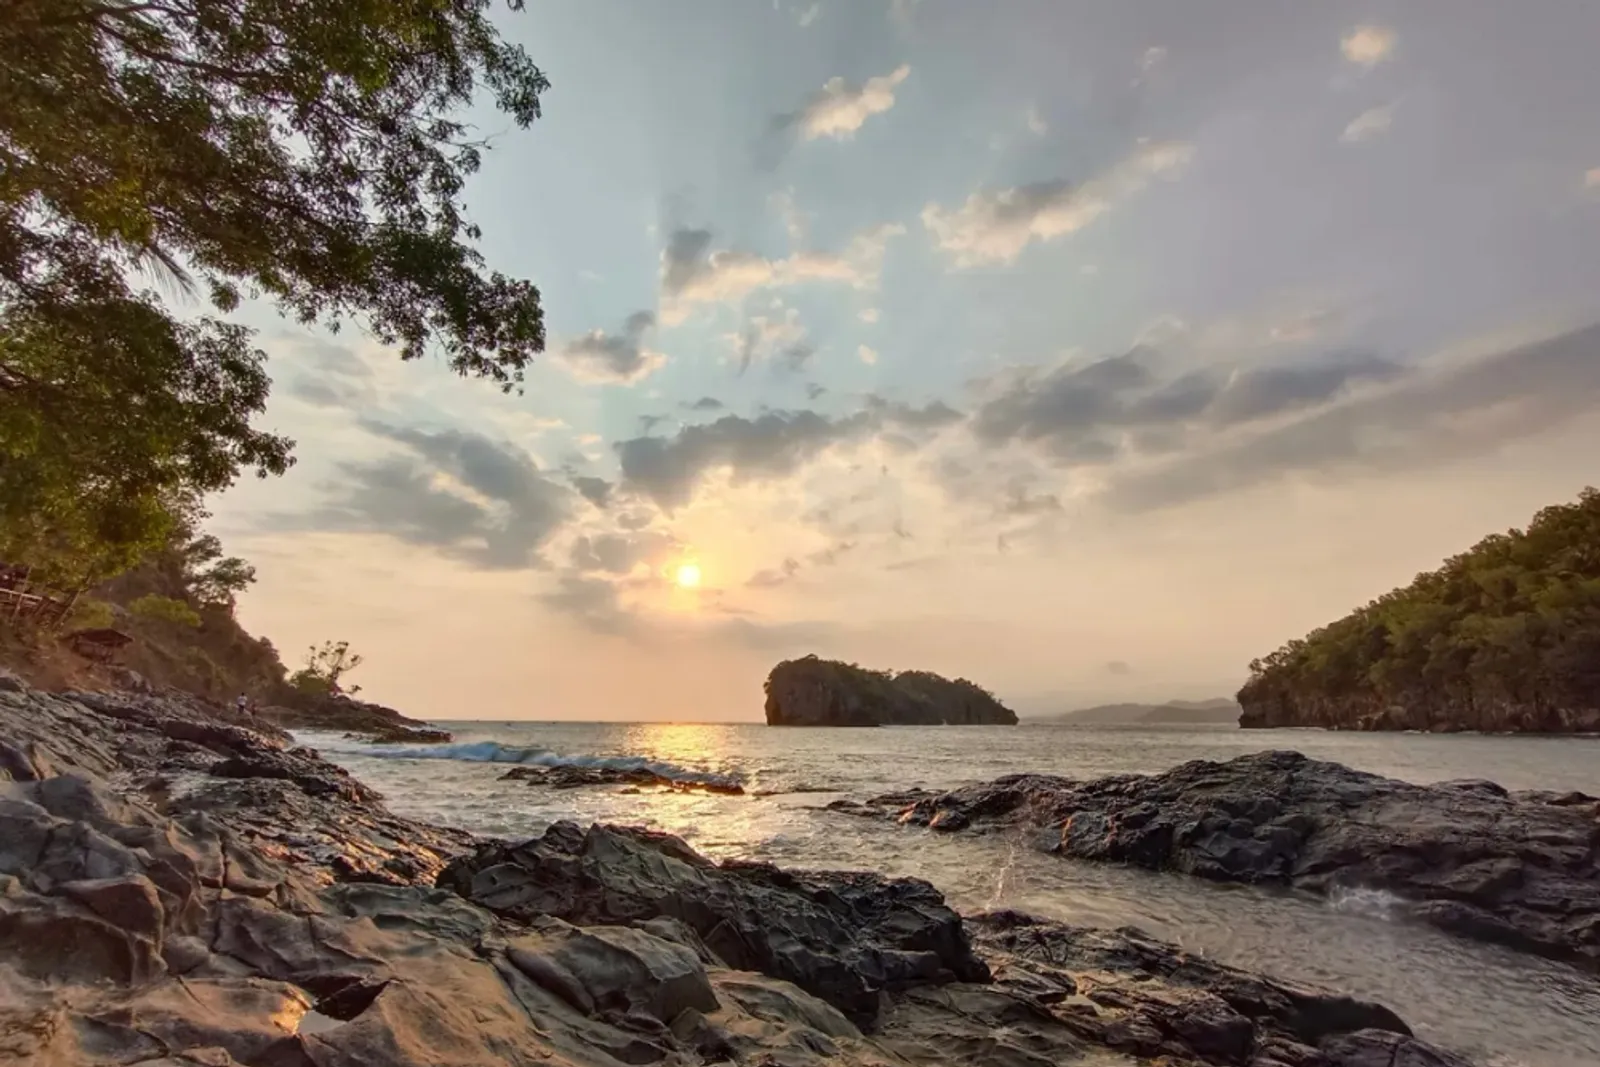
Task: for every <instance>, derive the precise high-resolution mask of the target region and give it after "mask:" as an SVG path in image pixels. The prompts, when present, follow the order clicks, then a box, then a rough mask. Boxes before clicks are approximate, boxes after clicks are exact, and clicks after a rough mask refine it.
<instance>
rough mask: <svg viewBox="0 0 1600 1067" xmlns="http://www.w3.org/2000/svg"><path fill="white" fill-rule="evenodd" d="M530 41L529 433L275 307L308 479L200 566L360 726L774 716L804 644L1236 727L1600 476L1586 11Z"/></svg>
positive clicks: (637, 12)
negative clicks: (1334, 645) (1312, 636)
mask: <svg viewBox="0 0 1600 1067" xmlns="http://www.w3.org/2000/svg"><path fill="white" fill-rule="evenodd" d="M501 23H502V26H503V28H504V31H505V32H506V33H507V35H509V36H511V37H513V38H515V39H517V40H519V41H521V42H523V43H524V44H525V45H526V46H527V48H528V50H529V52H530V53H531V55H532V57H533V58H534V59H535V61H536V62H538V63H539V64H540V65H541V66H542V67H544V69H545V70H546V72H547V73H548V74H549V76H550V79H551V81H552V83H553V88H552V89H551V91H550V93H549V94H548V96H547V97H546V100H545V118H544V119H543V120H541V121H540V122H538V123H536V124H535V125H534V127H533V128H532V129H531V130H528V131H525V132H519V131H516V130H514V129H513V128H512V127H511V126H510V123H509V122H508V121H507V120H505V119H503V118H501V117H499V116H497V115H495V114H494V113H492V112H489V111H485V112H484V113H483V114H481V115H480V116H478V118H479V119H480V120H481V123H482V125H481V127H480V128H481V130H482V132H484V133H485V134H489V135H492V136H493V137H494V149H493V150H492V151H491V152H490V153H489V154H488V155H487V157H486V160H485V165H484V168H483V171H482V172H481V173H480V174H479V175H478V176H477V178H476V179H475V180H474V182H473V184H472V185H471V186H470V187H469V193H468V205H469V208H470V210H471V213H472V216H473V218H474V220H475V221H476V222H478V223H479V224H480V225H481V226H482V227H483V230H484V234H485V237H484V241H483V250H484V253H485V255H486V256H487V258H488V260H489V262H490V264H491V266H493V267H494V268H496V269H499V270H503V271H505V272H507V273H510V274H515V275H519V276H522V277H526V278H529V279H531V280H533V281H534V282H536V283H537V284H538V285H539V287H540V289H541V291H542V293H543V297H544V301H545V307H546V314H547V324H548V327H549V331H550V346H549V351H548V353H547V355H546V356H545V357H544V358H543V359H542V360H541V361H540V363H539V364H538V365H537V366H536V367H535V368H534V369H533V370H532V371H531V372H530V374H529V376H528V382H527V388H526V393H525V395H523V396H520V397H517V396H510V397H506V396H501V395H500V394H499V393H498V392H496V390H495V389H494V388H493V387H492V386H490V385H488V384H487V383H482V382H473V381H462V380H459V379H456V378H453V377H452V376H451V375H450V374H449V373H448V372H447V371H446V370H445V369H444V368H442V367H441V366H438V365H432V364H429V363H427V362H422V363H415V364H402V363H400V362H399V360H398V359H397V358H396V357H395V356H394V355H393V354H392V353H390V352H386V351H385V350H384V349H383V348H382V347H381V346H379V345H377V344H375V343H373V342H371V341H369V340H367V339H365V338H364V337H363V336H362V335H361V333H360V331H359V330H353V329H346V330H344V331H342V332H340V333H339V334H337V335H334V334H330V333H327V332H307V331H304V330H301V329H299V328H297V327H294V326H292V325H291V324H290V323H288V322H286V321H284V320H281V319H279V318H277V317H276V315H275V314H274V313H273V312H272V310H271V309H270V308H265V307H256V308H251V309H249V311H248V317H249V320H250V321H251V322H252V324H254V325H256V326H259V327H260V328H261V330H262V336H261V343H262V347H264V348H265V349H266V350H267V351H268V352H269V353H270V355H271V370H272V375H273V378H274V382H275V395H274V398H273V401H272V403H271V406H270V408H269V411H268V413H267V416H266V418H265V419H264V420H263V426H264V427H265V428H270V429H273V430H277V431H279V432H283V433H287V434H289V435H291V436H293V437H294V438H296V439H297V441H298V442H299V445H298V449H297V454H298V456H299V462H298V464H297V466H295V468H294V469H293V470H292V471H291V472H290V473H289V475H288V476H287V477H285V478H282V479H275V480H271V481H267V482H258V481H255V480H253V479H251V480H249V481H248V482H247V483H243V484H241V485H240V487H239V488H238V489H236V490H234V491H232V492H230V493H229V494H227V495H226V496H224V497H223V498H221V499H220V500H218V501H217V502H216V503H215V505H214V511H215V513H216V515H215V519H214V521H213V524H212V525H213V529H214V530H215V532H217V533H218V534H220V535H221V536H222V537H223V538H224V540H225V542H226V543H227V545H228V547H229V549H230V550H231V551H233V552H236V553H238V554H241V555H243V556H245V557H247V558H248V559H249V560H250V561H251V562H253V563H254V564H255V565H256V566H257V568H258V571H259V578H260V580H259V582H258V584H257V585H256V587H255V588H254V589H253V590H252V591H251V592H250V593H249V594H248V595H247V597H246V599H245V601H244V603H243V606H242V608H241V613H242V617H243V621H244V622H245V624H246V626H248V627H249V628H251V629H252V630H253V631H254V632H257V633H260V634H265V635H266V636H269V637H270V638H271V639H272V640H273V641H274V642H275V643H276V644H277V645H278V646H279V648H280V649H281V650H283V652H284V654H285V658H286V659H290V660H297V659H298V658H299V657H300V656H301V655H302V654H303V651H304V649H305V646H307V645H308V644H310V643H312V642H314V641H317V642H320V641H321V640H324V639H328V638H340V639H348V640H349V641H351V642H352V644H353V645H354V646H355V647H356V648H357V649H358V650H359V651H361V652H362V653H364V654H365V655H366V656H367V664H366V665H365V666H363V667H362V668H361V669H360V671H359V672H358V673H357V674H356V675H354V676H353V678H354V680H357V681H360V682H362V683H363V684H364V685H365V686H366V692H365V694H364V695H366V696H369V697H371V698H372V699H375V700H379V701H381V702H384V703H389V704H392V705H394V706H396V707H398V708H400V709H401V710H403V711H405V712H407V713H409V714H412V715H417V716H420V717H431V718H473V719H517V718H526V719H693V720H720V719H749V720H759V719H760V717H761V699H762V698H761V681H762V678H763V677H764V676H765V674H766V671H767V670H768V669H769V668H770V667H771V665H772V664H773V663H774V662H776V661H777V660H778V659H781V658H784V657H787V656H791V655H798V654H804V653H806V652H812V651H814V652H817V653H818V654H820V655H825V656H837V657H842V658H846V659H851V660H855V661H859V662H861V663H863V664H867V665H872V666H881V667H893V668H908V667H918V668H925V669H929V670H934V671H938V672H940V673H945V674H952V675H955V674H959V675H965V676H967V677H970V678H972V679H974V680H976V681H979V682H981V683H983V684H985V685H986V686H988V687H990V688H992V689H994V690H995V691H996V692H997V693H998V694H999V695H1000V696H1001V698H1002V699H1004V700H1006V701H1007V702H1008V703H1011V704H1012V705H1013V706H1014V707H1016V708H1017V709H1018V710H1019V711H1021V712H1023V713H1024V714H1026V713H1030V712H1044V711H1050V710H1065V709H1066V708H1069V707H1073V706H1077V705H1081V704H1088V703H1097V702H1102V701H1109V700H1124V699H1168V698H1175V697H1209V696H1216V695H1220V694H1224V693H1228V692H1231V691H1232V690H1233V689H1234V688H1236V687H1237V685H1238V684H1239V682H1241V681H1242V680H1243V677H1244V673H1245V668H1246V664H1247V663H1248V662H1249V661H1250V659H1251V658H1252V657H1254V656H1258V655H1262V654H1264V653H1266V652H1268V651H1270V650H1271V649H1273V648H1274V647H1276V646H1277V645H1279V644H1280V643H1282V642H1283V641H1284V640H1285V639H1287V638H1290V637H1293V636H1297V635H1299V634H1301V633H1303V632H1304V631H1306V630H1308V629H1310V628H1312V627H1314V626H1316V625H1319V624H1320V623H1323V622H1325V621H1328V620H1330V619H1332V618H1333V617H1335V616H1337V615H1340V614H1343V613H1344V612H1346V611H1348V610H1349V609H1350V608H1352V607H1354V606H1356V605H1358V604H1360V603H1364V602H1365V601H1367V600H1368V599H1370V598H1372V597H1373V596H1376V595H1377V594H1380V593H1382V592H1384V591H1386V590H1387V589H1389V588H1390V587H1392V586H1394V585H1396V584H1401V583H1404V582H1406V581H1409V580H1410V579H1411V577H1412V576H1413V575H1414V574H1415V573H1416V572H1417V571H1419V570H1423V569H1429V568H1431V567H1433V566H1435V565H1437V563H1438V562H1439V561H1440V560H1441V559H1442V558H1443V557H1444V556H1447V555H1449V554H1451V553H1453V552H1455V551H1458V550H1460V549H1463V548H1465V547H1467V546H1469V545H1470V544H1471V543H1473V542H1474V541H1476V540H1477V539H1478V538H1479V537H1481V536H1482V535H1483V534H1485V533H1488V532H1490V531H1493V530H1496V529H1504V528H1506V527H1508V526H1512V525H1521V524H1522V523H1524V522H1525V521H1526V520H1527V519H1528V518H1529V517H1530V516H1531V514H1532V513H1533V512H1534V511H1535V510H1536V509H1537V508H1539V507H1540V506H1542V505H1544V504H1547V503H1554V502H1558V501H1563V500H1567V499H1570V498H1573V497H1575V496H1576V494H1577V493H1578V491H1579V490H1580V489H1581V488H1582V487H1583V486H1584V485H1585V484H1587V483H1592V482H1600V469H1597V468H1600V464H1597V463H1596V457H1597V456H1600V404H1597V402H1600V329H1597V328H1595V327H1594V326H1593V324H1594V323H1596V322H1597V321H1600V106H1596V102H1597V101H1600V64H1596V63H1594V61H1593V47H1594V42H1595V41H1597V40H1600V4H1581V3H1563V2H1558V0H1540V2H1535V3H1532V4H1530V5H1513V4H1507V3H1502V2H1498V0H1413V2H1407V3H1403V4H1402V3H1362V4H1349V3H1344V2H1323V3H1316V4H1304V3H1302V4H1284V3H1271V2H1266V0H1260V2H1244V0H1213V2H1210V3H1205V4H1198V3H1193V2H1192V0H1152V2H1147V3H1139V4H1126V3H1104V2H1083V3H1070V2H1061V0H994V2H989V3H976V2H969V0H819V2H816V3H813V2H811V0H799V2H796V0H674V2H672V3H650V2H645V0H529V4H528V10H527V11H526V12H525V13H523V14H521V15H511V14H506V15H505V16H504V18H503V19H502V20H501ZM683 566H693V567H697V568H698V572H699V577H700V582H699V584H698V586H697V587H695V588H692V589H690V588H683V587H681V586H679V584H678V583H677V582H676V581H675V578H676V576H677V574H678V569H679V568H680V567H683Z"/></svg>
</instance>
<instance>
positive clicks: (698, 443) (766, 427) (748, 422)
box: [615, 398, 962, 510]
mask: <svg viewBox="0 0 1600 1067" xmlns="http://www.w3.org/2000/svg"><path fill="white" fill-rule="evenodd" d="M961 417H962V416H961V414H960V413H959V412H957V411H955V410H954V409H952V408H950V407H948V406H946V405H944V404H939V403H935V404H930V405H928V406H927V407H922V408H918V407H913V406H910V405H906V404H901V403H897V402H893V401H886V400H881V399H877V398H873V399H872V400H871V401H870V402H869V405H868V407H867V408H866V409H864V410H862V411H859V412H857V413H855V414H853V415H848V416H844V417H841V418H837V419H834V418H829V417H828V416H825V415H820V414H818V413H817V412H815V411H769V412H766V413H764V414H762V415H760V416H758V417H756V418H754V419H747V418H744V417H742V416H739V415H724V416H723V417H722V418H720V419H717V420H716V421H715V422H710V423H705V424H702V425H698V426H685V427H683V428H682V429H680V430H679V431H678V432H677V433H676V434H674V435H673V436H671V437H635V438H632V439H631V440H626V441H620V442H618V443H617V444H616V446H615V448H616V450H617V458H618V462H619V464H620V466H621V468H622V480H623V483H624V484H625V485H626V486H627V487H628V488H629V489H631V490H634V491H636V492H639V493H641V494H643V495H644V496H647V497H649V498H650V499H651V500H653V501H654V502H655V503H656V505H657V506H658V507H661V508H664V509H668V510H670V509H672V508H676V507H680V506H682V505H684V504H687V503H688V502H689V500H690V499H691V498H692V497H693V496H694V491H695V489H696V488H697V487H698V486H699V484H700V481H701V479H702V478H703V477H705V476H706V475H707V474H709V473H710V472H712V471H715V470H725V471H728V472H729V473H730V474H731V475H732V477H733V478H734V480H735V481H744V480H752V479H769V478H780V477H785V476H787V475H790V474H793V473H794V472H795V471H797V470H799V469H800V467H801V466H803V465H804V464H806V463H807V462H809V461H811V460H813V459H815V458H816V457H817V456H819V455H821V454H822V453H823V452H824V451H826V450H827V449H828V448H830V447H832V446H834V445H837V444H842V443H845V442H850V441H859V440H862V439H864V438H867V437H869V436H872V435H874V434H876V433H879V432H880V431H891V430H893V431H899V432H901V433H918V432H928V431H936V430H938V429H940V428H943V427H946V426H949V425H951V424H953V423H954V422H958V421H959V420H960V419H961Z"/></svg>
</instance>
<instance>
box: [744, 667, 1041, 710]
mask: <svg viewBox="0 0 1600 1067" xmlns="http://www.w3.org/2000/svg"><path fill="white" fill-rule="evenodd" d="M765 691H766V695H767V700H766V715H767V725H768V726H890V725H898V726H939V725H1003V726H1015V725H1016V723H1017V716H1016V713H1015V712H1013V711H1012V710H1011V709H1010V708H1008V707H1006V706H1005V705H1004V704H1001V703H1000V702H999V701H998V700H996V699H995V698H994V695H993V694H991V693H990V692H988V691H987V690H986V689H983V688H982V687H980V686H978V685H975V684H973V683H972V682H969V681H967V680H966V679H965V678H958V679H956V680H955V681H951V680H949V679H947V678H942V677H940V676H939V675H937V674H933V673H931V672H929V671H901V672H900V673H899V674H891V673H889V672H886V671H874V670H868V669H866V668H864V667H857V666H856V665H854V664H851V663H840V662H838V661H836V660H825V659H818V658H817V657H816V656H805V657H803V658H801V659H793V660H785V661H784V662H782V663H780V664H778V665H777V666H776V667H774V668H772V671H771V672H770V673H769V674H768V675H767V681H766V686H765Z"/></svg>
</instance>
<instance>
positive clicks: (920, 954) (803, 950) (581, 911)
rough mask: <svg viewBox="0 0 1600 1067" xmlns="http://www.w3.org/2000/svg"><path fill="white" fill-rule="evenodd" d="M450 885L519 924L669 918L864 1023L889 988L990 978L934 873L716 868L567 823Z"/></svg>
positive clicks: (659, 839)
mask: <svg viewBox="0 0 1600 1067" xmlns="http://www.w3.org/2000/svg"><path fill="white" fill-rule="evenodd" d="M439 884H440V885H441V886H443V887H446V888H450V889H453V890H455V891H456V892H458V893H460V894H461V895H462V896H464V897H466V898H467V899H468V900H471V901H473V902H474V903H476V904H481V905H483V906H484V907H486V908H488V909H490V910H491V911H493V912H495V913H496V914H498V915H504V916H507V917H509V918H514V919H528V918H531V917H533V916H536V915H554V916H556V917H558V918H562V919H566V920H568V921H570V922H580V923H588V924H595V923H622V922H646V921H650V920H667V921H670V922H672V923H674V924H679V925H681V927H682V928H684V930H685V931H686V934H685V936H686V939H687V940H689V942H690V943H691V944H697V945H699V946H703V947H704V948H705V949H709V950H710V951H711V952H712V953H714V954H715V955H716V957H717V958H718V959H720V960H722V961H723V962H724V963H726V964H727V965H728V966H731V967H736V968H739V969H741V970H750V971H760V972H762V973H764V974H770V975H772V976H773V977H777V978H782V979H785V980H787V981H790V982H793V983H794V984H795V985H797V986H799V987H800V988H801V989H804V990H805V991H806V992H808V993H811V994H812V995H814V996H817V997H820V998H821V999H823V1000H825V1001H827V1002H828V1003H829V1004H832V1005H833V1006H834V1007H836V1008H838V1009H839V1010H840V1011H842V1012H844V1013H845V1014H846V1015H849V1016H852V1017H853V1018H855V1019H856V1020H857V1021H864V1020H870V1019H871V1018H872V1017H873V1016H875V1015H876V1014H877V1011H878V1007H879V1000H878V998H879V992H880V991H882V990H887V991H891V992H892V991H894V990H897V989H905V988H910V987H913V986H917V985H938V984H944V983H948V982H954V981H958V980H959V981H968V982H982V981H987V980H988V977H989V972H988V968H987V967H985V966H984V964H983V962H982V961H981V960H979V959H978V958H977V957H976V956H974V955H973V954H972V949H971V947H970V946H969V945H968V944H967V938H966V934H965V933H964V932H963V930H962V926H961V919H960V917H959V916H958V915H956V913H955V912H953V911H951V910H950V909H949V908H947V907H946V906H945V904H944V900H943V898H942V897H940V896H939V894H938V892H937V891H935V890H934V888H933V887H932V886H930V885H928V884H927V883H926V882H921V881H916V880H912V879H898V880H893V881H891V880H888V879H885V878H881V877H879V876H877V875H872V874H859V873H857V874H846V873H836V872H827V873H818V872H809V871H783V870H779V869H778V868H776V867H772V866H768V865H766V864H760V863H724V864H721V865H718V864H715V863H712V862H711V861H710V860H707V859H705V858H704V857H702V856H700V855H699V854H697V853H695V852H694V851H693V850H691V849H690V848H689V846H687V845H685V844H684V843H683V842H682V841H680V840H678V839H677V838H675V837H670V836H667V835H665V834H654V833H649V832H646V831H643V830H630V829H623V828H619V827H603V826H593V827H590V828H589V829H588V830H584V829H582V828H580V827H579V826H578V825H577V824H575V823H557V824H556V825H554V826H552V827H551V828H550V829H549V830H547V831H546V832H545V834H544V836H543V837H540V838H536V839H533V840H530V841H526V842H523V843H522V844H519V845H500V844H491V845H485V846H484V847H482V848H481V849H479V850H478V852H477V853H475V854H474V855H471V856H466V857H462V858H460V859H458V860H456V861H455V862H454V863H452V864H451V865H450V866H449V867H447V868H446V869H445V871H444V873H443V874H442V875H441V876H440V878H439Z"/></svg>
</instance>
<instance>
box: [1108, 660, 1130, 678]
mask: <svg viewBox="0 0 1600 1067" xmlns="http://www.w3.org/2000/svg"><path fill="white" fill-rule="evenodd" d="M1106 673H1107V674H1116V675H1128V674H1132V673H1133V665H1132V664H1130V663H1128V662H1127V661H1126V660H1120V659H1113V660H1107V661H1106Z"/></svg>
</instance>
